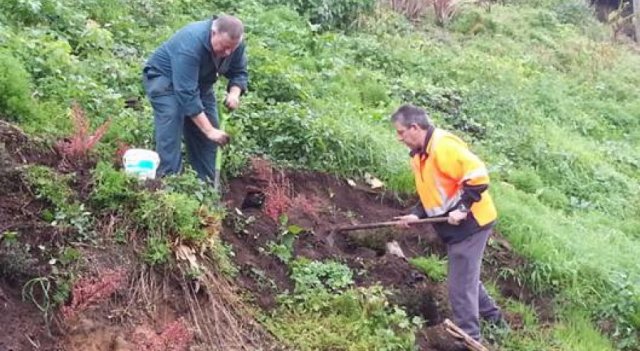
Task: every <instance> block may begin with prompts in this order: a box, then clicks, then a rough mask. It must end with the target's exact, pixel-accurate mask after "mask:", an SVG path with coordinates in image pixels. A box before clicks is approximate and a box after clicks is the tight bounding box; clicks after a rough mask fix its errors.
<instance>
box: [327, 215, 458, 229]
mask: <svg viewBox="0 0 640 351" xmlns="http://www.w3.org/2000/svg"><path fill="white" fill-rule="evenodd" d="M447 220H448V218H447V217H433V218H424V219H419V220H417V221H415V222H409V225H414V224H422V223H442V222H446V221H447ZM398 224H400V221H389V222H375V223H365V224H356V225H348V226H342V227H338V228H336V232H348V231H351V230H359V229H374V228H383V227H391V226H394V225H398Z"/></svg>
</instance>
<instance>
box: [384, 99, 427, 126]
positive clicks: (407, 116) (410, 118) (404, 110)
mask: <svg viewBox="0 0 640 351" xmlns="http://www.w3.org/2000/svg"><path fill="white" fill-rule="evenodd" d="M391 122H393V123H396V122H398V123H400V124H402V125H403V126H405V127H410V126H411V125H413V124H415V125H417V126H418V127H420V128H422V129H425V130H426V129H429V127H431V126H432V125H433V124H432V123H431V120H430V118H429V113H427V111H425V110H423V109H421V108H419V107H417V106H414V105H411V104H405V105H402V106H400V107H399V108H398V109H397V110H396V112H394V113H393V114H392V115H391Z"/></svg>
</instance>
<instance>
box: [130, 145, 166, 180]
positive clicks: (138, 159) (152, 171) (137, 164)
mask: <svg viewBox="0 0 640 351" xmlns="http://www.w3.org/2000/svg"><path fill="white" fill-rule="evenodd" d="M122 164H123V165H124V171H125V173H127V174H131V175H134V176H136V177H138V179H155V177H156V169H157V168H158V165H159V164H160V156H158V154H157V153H156V152H155V151H152V150H146V149H129V150H127V151H126V152H125V153H124V156H122Z"/></svg>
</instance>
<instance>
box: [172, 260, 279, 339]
mask: <svg viewBox="0 0 640 351" xmlns="http://www.w3.org/2000/svg"><path fill="white" fill-rule="evenodd" d="M180 270H181V271H182V273H183V278H182V279H181V286H182V290H183V292H184V295H185V296H186V299H185V300H186V302H187V304H188V306H189V310H190V312H191V319H192V322H193V325H194V326H195V329H196V336H197V337H198V339H199V341H200V344H201V345H203V347H204V348H203V349H207V350H211V349H215V350H267V349H268V350H273V349H275V347H274V346H272V345H273V340H272V338H271V336H270V335H269V334H268V333H267V332H266V331H264V330H263V329H262V327H261V326H259V325H258V324H257V323H256V322H255V321H254V319H253V313H252V312H251V311H250V310H249V309H248V308H247V307H246V306H245V305H244V303H243V302H242V301H241V300H240V298H239V297H238V296H237V295H236V294H235V292H234V291H233V288H232V287H231V285H230V284H229V282H228V281H227V279H225V278H224V277H223V276H221V275H220V274H219V273H218V272H216V271H213V270H208V269H204V271H205V272H202V274H201V275H200V276H199V277H198V280H197V283H195V284H194V281H193V280H191V279H189V277H188V272H189V271H190V267H189V266H188V265H186V264H181V265H180ZM200 287H201V288H200ZM198 289H200V290H202V291H201V292H199V291H198ZM205 346H206V347H205Z"/></svg>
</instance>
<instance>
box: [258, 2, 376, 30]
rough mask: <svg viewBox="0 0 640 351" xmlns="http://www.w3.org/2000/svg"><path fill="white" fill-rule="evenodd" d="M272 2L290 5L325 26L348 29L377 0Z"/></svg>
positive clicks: (314, 21)
mask: <svg viewBox="0 0 640 351" xmlns="http://www.w3.org/2000/svg"><path fill="white" fill-rule="evenodd" d="M270 2H272V3H278V4H283V5H290V6H292V7H294V8H295V10H296V11H298V13H300V14H304V15H306V16H308V17H309V20H310V21H311V23H313V24H317V25H320V26H322V27H324V28H327V29H329V28H341V29H346V28H349V27H351V26H352V25H353V23H354V21H355V20H356V19H357V18H358V15H359V14H364V13H368V12H371V11H372V10H373V8H374V5H375V3H376V1H375V0H296V1H290V0H271V1H270Z"/></svg>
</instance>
